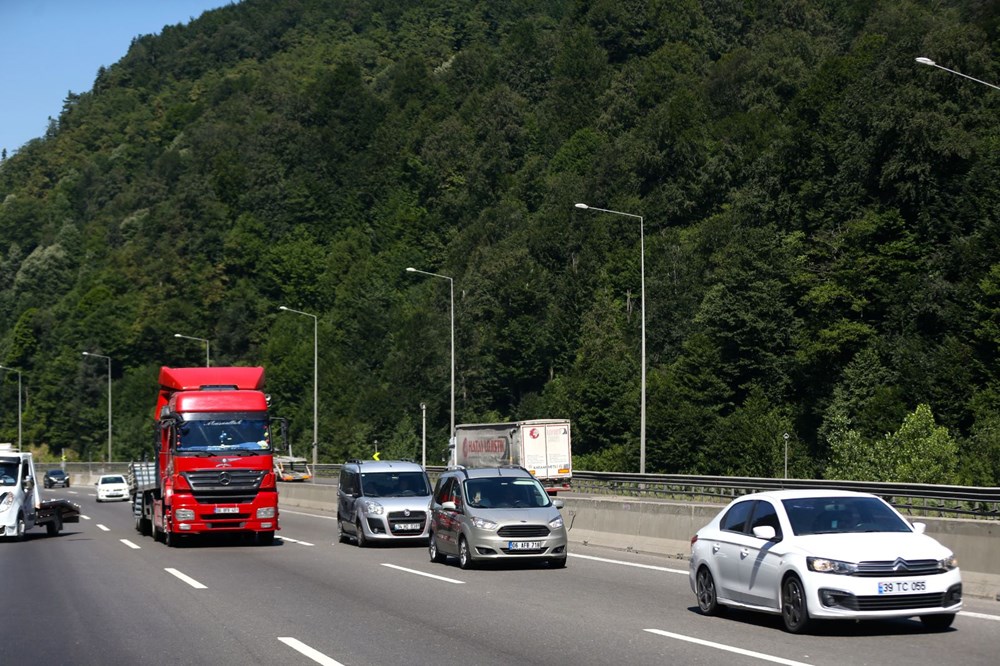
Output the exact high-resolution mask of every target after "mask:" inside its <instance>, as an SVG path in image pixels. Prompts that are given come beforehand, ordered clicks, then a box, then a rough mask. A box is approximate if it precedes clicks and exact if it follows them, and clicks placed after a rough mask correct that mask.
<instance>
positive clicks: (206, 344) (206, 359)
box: [174, 333, 212, 368]
mask: <svg viewBox="0 0 1000 666" xmlns="http://www.w3.org/2000/svg"><path fill="white" fill-rule="evenodd" d="M174 337H175V338H184V339H186V340H198V341H199V342H204V343H205V367H206V368H207V367H209V366H210V365H212V362H211V358H210V357H209V344H208V340H206V339H205V338H196V337H194V336H193V335H181V334H180V333H174Z"/></svg>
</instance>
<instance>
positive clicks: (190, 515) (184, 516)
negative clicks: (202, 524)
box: [174, 509, 194, 520]
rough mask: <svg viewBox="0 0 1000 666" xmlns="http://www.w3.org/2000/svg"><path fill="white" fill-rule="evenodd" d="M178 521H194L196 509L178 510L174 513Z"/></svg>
mask: <svg viewBox="0 0 1000 666" xmlns="http://www.w3.org/2000/svg"><path fill="white" fill-rule="evenodd" d="M174 518H176V519H177V520H194V509H177V510H176V511H174Z"/></svg>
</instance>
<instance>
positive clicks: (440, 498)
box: [434, 478, 455, 504]
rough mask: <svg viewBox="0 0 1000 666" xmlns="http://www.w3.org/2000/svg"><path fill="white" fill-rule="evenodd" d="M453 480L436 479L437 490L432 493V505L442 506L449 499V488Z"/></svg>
mask: <svg viewBox="0 0 1000 666" xmlns="http://www.w3.org/2000/svg"><path fill="white" fill-rule="evenodd" d="M454 481H455V480H454V479H450V478H440V479H438V486H437V489H436V490H435V491H434V503H435V504H444V503H445V502H447V501H448V500H450V499H451V487H452V484H453V483H454Z"/></svg>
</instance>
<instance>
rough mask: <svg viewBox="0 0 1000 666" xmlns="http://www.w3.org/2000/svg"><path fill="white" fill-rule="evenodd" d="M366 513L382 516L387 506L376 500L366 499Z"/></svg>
mask: <svg viewBox="0 0 1000 666" xmlns="http://www.w3.org/2000/svg"><path fill="white" fill-rule="evenodd" d="M365 513H368V514H370V515H372V516H381V515H382V514H383V513H385V507H383V506H382V505H381V504H379V503H378V502H376V501H375V500H365Z"/></svg>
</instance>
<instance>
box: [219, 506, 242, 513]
mask: <svg viewBox="0 0 1000 666" xmlns="http://www.w3.org/2000/svg"><path fill="white" fill-rule="evenodd" d="M215 512H216V513H239V512H240V508H239V507H238V506H217V507H215Z"/></svg>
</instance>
